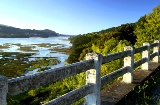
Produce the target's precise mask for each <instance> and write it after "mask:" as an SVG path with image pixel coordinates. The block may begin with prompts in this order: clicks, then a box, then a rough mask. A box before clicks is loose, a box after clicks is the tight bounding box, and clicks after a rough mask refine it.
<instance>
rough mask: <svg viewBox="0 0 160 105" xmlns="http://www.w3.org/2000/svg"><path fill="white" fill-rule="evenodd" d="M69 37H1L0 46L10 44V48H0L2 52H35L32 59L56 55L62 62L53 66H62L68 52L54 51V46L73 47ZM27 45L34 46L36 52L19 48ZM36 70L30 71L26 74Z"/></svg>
mask: <svg viewBox="0 0 160 105" xmlns="http://www.w3.org/2000/svg"><path fill="white" fill-rule="evenodd" d="M68 38H69V37H67V36H59V37H49V38H37V37H35V38H0V46H8V48H0V52H22V53H35V54H34V55H33V56H32V57H33V58H29V59H30V60H32V59H35V58H34V57H55V58H56V59H58V60H60V61H61V62H60V63H59V64H57V65H53V66H51V68H56V67H61V66H64V65H65V60H66V59H67V58H68V54H66V53H63V52H57V51H54V48H59V49H61V48H69V47H71V44H70V42H69V40H68ZM38 44H45V45H46V46H45V47H44V46H38ZM27 46H30V47H31V46H32V50H36V52H32V51H23V50H19V48H20V47H27ZM33 46H34V47H33ZM47 46H48V47H47ZM36 72H37V71H36V70H33V71H29V72H28V73H27V74H26V75H28V74H34V73H36Z"/></svg>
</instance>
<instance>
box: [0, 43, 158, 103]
mask: <svg viewBox="0 0 160 105" xmlns="http://www.w3.org/2000/svg"><path fill="white" fill-rule="evenodd" d="M151 48H153V53H152V54H151V50H150V49H151ZM159 50H160V43H159V41H155V42H154V43H153V44H149V43H143V46H141V47H138V48H133V47H131V46H126V47H125V48H124V51H122V52H117V53H114V54H108V55H106V56H102V55H101V54H96V53H89V54H87V55H86V60H85V61H83V62H78V63H74V64H70V65H68V66H64V67H60V68H55V69H51V70H46V71H43V72H39V73H37V74H33V75H27V76H21V77H17V78H13V79H7V77H5V76H1V75H0V104H1V105H6V104H7V102H6V99H7V98H9V97H10V96H14V95H17V94H20V93H23V92H25V91H28V90H31V89H34V88H37V87H39V86H45V85H48V84H51V83H54V82H56V81H58V80H61V79H64V78H67V77H69V76H73V75H76V74H79V73H81V72H86V85H84V86H82V87H80V88H78V89H75V90H73V91H71V92H69V93H66V94H64V95H62V96H61V97H59V98H56V99H53V100H51V101H49V102H47V103H45V104H44V105H68V104H71V103H74V102H75V101H77V100H79V99H81V98H83V97H85V105H100V89H101V87H102V86H104V85H106V84H108V83H109V82H111V81H113V80H114V79H116V78H118V77H120V76H123V80H122V81H123V82H125V83H132V81H133V70H134V68H136V67H138V66H140V65H142V66H141V69H144V70H148V68H149V61H150V60H152V62H159V57H158V56H159ZM141 52H142V59H140V60H138V61H136V62H134V54H136V53H141ZM120 58H124V66H123V68H120V69H118V70H116V71H114V72H112V73H109V74H107V75H105V76H103V77H101V65H102V64H104V63H108V62H111V61H114V60H117V59H120Z"/></svg>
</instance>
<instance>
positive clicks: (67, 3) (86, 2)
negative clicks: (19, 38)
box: [0, 0, 160, 35]
mask: <svg viewBox="0 0 160 105" xmlns="http://www.w3.org/2000/svg"><path fill="white" fill-rule="evenodd" d="M158 5H160V0H0V24H4V25H8V26H13V27H17V28H21V29H37V30H43V29H50V30H53V31H55V32H57V33H60V34H68V35H78V34H86V33H91V32H97V31H100V30H103V29H107V28H111V27H116V26H120V25H121V24H125V23H134V22H136V21H138V19H139V18H140V17H141V16H144V15H145V14H148V13H149V12H152V9H153V8H154V7H155V6H158Z"/></svg>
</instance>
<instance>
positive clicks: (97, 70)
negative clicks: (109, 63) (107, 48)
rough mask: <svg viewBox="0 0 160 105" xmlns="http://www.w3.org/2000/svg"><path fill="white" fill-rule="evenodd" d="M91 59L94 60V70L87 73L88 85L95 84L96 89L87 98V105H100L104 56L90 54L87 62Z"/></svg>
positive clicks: (87, 56) (87, 55)
mask: <svg viewBox="0 0 160 105" xmlns="http://www.w3.org/2000/svg"><path fill="white" fill-rule="evenodd" d="M89 59H94V69H90V70H88V71H86V84H94V87H93V93H91V94H88V95H87V96H86V97H85V105H100V88H101V64H102V55H100V54H96V53H88V54H86V60H89Z"/></svg>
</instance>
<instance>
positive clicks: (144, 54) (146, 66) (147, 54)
mask: <svg viewBox="0 0 160 105" xmlns="http://www.w3.org/2000/svg"><path fill="white" fill-rule="evenodd" d="M143 46H147V49H146V50H145V51H143V52H142V58H147V61H146V62H145V63H143V64H142V70H149V61H150V44H149V43H147V42H145V43H143Z"/></svg>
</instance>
